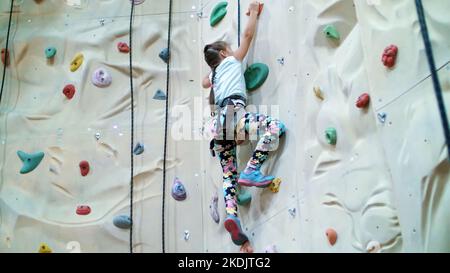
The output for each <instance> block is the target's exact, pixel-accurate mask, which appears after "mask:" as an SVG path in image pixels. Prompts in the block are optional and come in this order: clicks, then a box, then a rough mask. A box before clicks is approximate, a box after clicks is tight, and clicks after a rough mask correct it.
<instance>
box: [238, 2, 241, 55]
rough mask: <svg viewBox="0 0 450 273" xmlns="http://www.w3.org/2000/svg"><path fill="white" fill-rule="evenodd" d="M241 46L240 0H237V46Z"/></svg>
mask: <svg viewBox="0 0 450 273" xmlns="http://www.w3.org/2000/svg"><path fill="white" fill-rule="evenodd" d="M240 46H241V0H238V47H240Z"/></svg>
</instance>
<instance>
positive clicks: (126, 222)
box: [113, 215, 131, 229]
mask: <svg viewBox="0 0 450 273" xmlns="http://www.w3.org/2000/svg"><path fill="white" fill-rule="evenodd" d="M113 224H114V225H115V226H116V227H118V228H121V229H129V228H130V227H131V218H130V217H129V216H128V215H117V216H116V217H114V219H113Z"/></svg>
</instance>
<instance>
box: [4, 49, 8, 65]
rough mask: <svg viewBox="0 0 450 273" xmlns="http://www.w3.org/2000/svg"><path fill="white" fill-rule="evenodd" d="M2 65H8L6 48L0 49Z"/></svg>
mask: <svg viewBox="0 0 450 273" xmlns="http://www.w3.org/2000/svg"><path fill="white" fill-rule="evenodd" d="M2 63H3V64H4V65H5V66H8V65H9V51H8V50H6V48H2Z"/></svg>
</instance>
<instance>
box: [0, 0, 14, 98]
mask: <svg viewBox="0 0 450 273" xmlns="http://www.w3.org/2000/svg"><path fill="white" fill-rule="evenodd" d="M13 8H14V0H11V7H10V9H9V22H8V31H7V32H6V45H5V63H4V64H3V75H2V85H1V87H0V105H1V103H2V96H3V88H4V87H5V78H6V64H7V63H8V59H9V58H10V54H9V35H10V33H11V22H12V13H13Z"/></svg>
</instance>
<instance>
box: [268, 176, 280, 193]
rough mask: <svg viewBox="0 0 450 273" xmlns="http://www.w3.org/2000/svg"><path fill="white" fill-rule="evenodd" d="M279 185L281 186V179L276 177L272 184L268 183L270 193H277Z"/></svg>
mask: <svg viewBox="0 0 450 273" xmlns="http://www.w3.org/2000/svg"><path fill="white" fill-rule="evenodd" d="M280 185H281V179H280V178H278V177H277V178H275V179H274V180H273V181H272V183H270V185H269V189H270V191H271V192H273V193H277V192H278V191H279V190H280Z"/></svg>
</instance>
